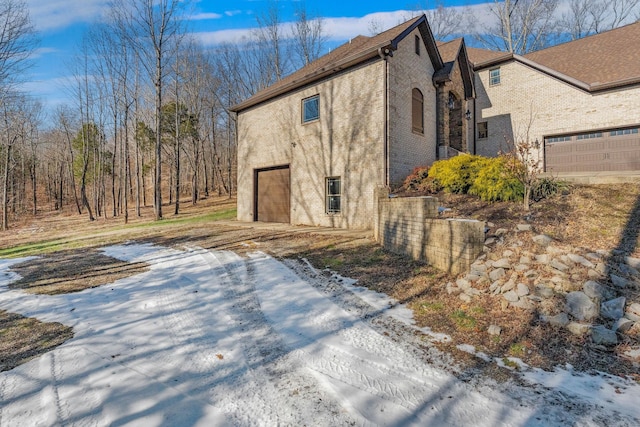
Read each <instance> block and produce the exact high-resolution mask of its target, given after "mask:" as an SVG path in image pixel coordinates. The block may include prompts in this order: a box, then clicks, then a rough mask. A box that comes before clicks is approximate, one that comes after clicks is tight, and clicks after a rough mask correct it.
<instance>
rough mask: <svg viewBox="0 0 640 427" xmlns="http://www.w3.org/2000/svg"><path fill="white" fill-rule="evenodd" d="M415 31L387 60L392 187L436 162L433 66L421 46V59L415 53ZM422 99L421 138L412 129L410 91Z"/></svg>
mask: <svg viewBox="0 0 640 427" xmlns="http://www.w3.org/2000/svg"><path fill="white" fill-rule="evenodd" d="M416 35H418V36H419V35H420V32H419V31H418V29H416V30H414V32H413V33H411V34H409V35H408V36H407V37H405V38H404V39H403V40H402V41H400V43H399V44H398V50H397V51H395V52H394V54H393V57H391V58H389V154H390V171H389V178H390V182H391V186H392V187H395V186H397V185H398V184H401V183H402V181H403V180H404V178H405V177H406V176H407V175H409V174H410V173H411V171H412V170H413V169H414V168H415V167H416V166H423V165H429V164H431V163H433V162H434V161H435V159H436V132H437V129H436V89H435V87H434V86H433V83H432V77H433V73H434V69H433V65H432V64H431V60H430V59H429V55H428V53H427V51H426V48H425V47H424V46H422V47H421V52H420V55H416V53H415V49H414V37H415V36H416ZM413 88H418V89H420V91H421V92H422V95H423V96H424V135H419V134H416V133H414V132H413V131H412V129H411V91H412V90H413Z"/></svg>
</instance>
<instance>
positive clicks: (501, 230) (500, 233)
mask: <svg viewBox="0 0 640 427" xmlns="http://www.w3.org/2000/svg"><path fill="white" fill-rule="evenodd" d="M508 232H509V230H507V229H506V228H498V229H497V230H496V232H495V233H494V234H495V235H496V236H498V237H502V236H504V235H505V234H507V233H508Z"/></svg>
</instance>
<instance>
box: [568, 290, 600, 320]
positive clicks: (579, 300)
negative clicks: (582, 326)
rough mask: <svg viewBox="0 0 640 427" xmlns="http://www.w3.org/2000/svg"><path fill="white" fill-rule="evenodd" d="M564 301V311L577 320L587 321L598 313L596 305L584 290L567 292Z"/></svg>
mask: <svg viewBox="0 0 640 427" xmlns="http://www.w3.org/2000/svg"><path fill="white" fill-rule="evenodd" d="M566 302H567V306H566V309H567V310H566V311H567V312H568V313H569V314H570V315H572V316H573V317H574V318H576V319H578V320H586V321H589V320H591V319H595V318H596V317H598V315H599V314H600V313H599V310H598V309H599V307H598V305H597V304H594V303H593V301H591V298H589V297H588V296H587V294H585V293H584V292H580V291H575V292H569V293H568V294H567V300H566Z"/></svg>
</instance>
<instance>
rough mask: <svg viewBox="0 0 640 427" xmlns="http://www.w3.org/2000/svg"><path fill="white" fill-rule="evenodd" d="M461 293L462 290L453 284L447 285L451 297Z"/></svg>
mask: <svg viewBox="0 0 640 427" xmlns="http://www.w3.org/2000/svg"><path fill="white" fill-rule="evenodd" d="M461 291H462V289H460V288H458V287H457V286H456V285H454V284H453V283H451V282H449V283H447V293H448V294H449V295H451V294H459V293H460V292H461Z"/></svg>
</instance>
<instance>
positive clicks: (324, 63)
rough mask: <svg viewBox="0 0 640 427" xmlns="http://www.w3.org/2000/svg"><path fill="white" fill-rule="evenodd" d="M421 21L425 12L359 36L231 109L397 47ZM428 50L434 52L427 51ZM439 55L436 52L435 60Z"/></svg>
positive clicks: (317, 78) (307, 82)
mask: <svg viewBox="0 0 640 427" xmlns="http://www.w3.org/2000/svg"><path fill="white" fill-rule="evenodd" d="M422 22H425V23H426V17H425V16H424V15H422V16H418V17H416V18H413V19H410V20H409V21H407V22H404V23H402V24H400V25H397V26H396V27H393V28H391V29H389V30H387V31H384V32H382V33H380V34H378V35H376V36H373V37H366V36H358V37H356V38H354V39H352V40H350V41H349V42H347V43H345V44H343V45H341V46H339V47H338V48H336V49H334V50H333V51H331V52H329V53H328V54H326V55H324V56H322V57H320V58H318V59H317V60H316V61H313V62H311V63H310V64H308V65H306V66H305V67H303V68H301V69H299V70H298V71H295V72H294V73H292V74H290V75H288V76H287V77H285V78H283V79H281V80H280V81H278V82H276V83H274V84H273V85H271V86H269V87H267V88H266V89H263V90H261V91H259V92H258V93H256V94H255V95H253V96H252V97H250V98H249V99H247V100H246V101H243V102H241V103H240V104H238V105H236V106H234V107H232V109H231V110H232V111H240V110H244V109H246V108H250V107H252V106H254V105H257V104H259V103H261V102H264V101H267V100H269V99H271V98H273V97H276V96H279V95H281V94H284V93H286V92H288V91H290V90H294V89H296V88H299V87H301V86H304V85H306V84H309V83H312V82H314V81H317V80H320V79H321V78H323V77H326V76H328V75H331V74H333V73H336V72H338V71H340V70H343V69H345V68H348V67H350V66H353V65H356V64H359V63H361V62H364V61H366V60H368V59H371V58H374V57H375V56H377V55H378V49H380V48H386V47H391V48H392V49H395V48H396V47H395V46H392V45H393V43H397V41H398V38H399V37H401V36H403V34H405V33H406V32H407V31H411V30H412V29H413V28H414V27H415V26H417V25H418V24H421V23H422ZM429 31H430V30H429ZM429 37H431V40H433V39H432V36H431V35H429ZM425 43H427V40H425ZM428 50H429V49H428ZM432 50H433V52H435V55H438V52H437V49H435V45H434V49H432ZM430 54H433V53H432V52H430ZM439 59H440V58H439V56H438V58H437V60H439ZM436 62H437V61H436ZM440 66H441V64H440Z"/></svg>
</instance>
